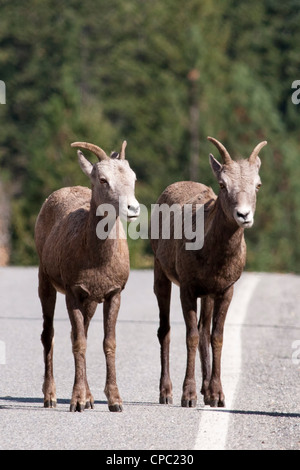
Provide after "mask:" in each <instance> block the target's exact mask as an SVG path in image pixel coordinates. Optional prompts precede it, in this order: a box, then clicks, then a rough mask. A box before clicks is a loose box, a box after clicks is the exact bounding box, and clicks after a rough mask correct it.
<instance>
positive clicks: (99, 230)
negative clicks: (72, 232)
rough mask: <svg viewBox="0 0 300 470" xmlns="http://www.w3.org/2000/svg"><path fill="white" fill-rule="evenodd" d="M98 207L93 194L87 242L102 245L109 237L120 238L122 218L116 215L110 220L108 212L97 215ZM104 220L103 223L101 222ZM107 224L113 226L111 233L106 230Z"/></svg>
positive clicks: (111, 238) (91, 244)
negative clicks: (119, 231) (119, 229)
mask: <svg viewBox="0 0 300 470" xmlns="http://www.w3.org/2000/svg"><path fill="white" fill-rule="evenodd" d="M97 207H98V206H97V204H96V202H95V200H94V198H93V196H92V198H91V204H90V211H89V216H88V220H87V225H88V229H87V230H86V233H87V235H88V239H87V242H88V244H89V246H99V244H100V245H101V244H103V243H105V242H106V241H107V240H108V239H109V240H116V239H118V227H119V224H120V223H121V222H120V218H119V217H114V218H113V219H110V220H108V217H107V214H105V215H103V216H99V215H96V214H97ZM102 221H103V224H101V222H102ZM98 224H99V225H98ZM107 224H108V225H109V226H110V227H111V228H112V230H111V232H110V234H108V233H107V232H106V230H107V228H106V227H107ZM97 226H98V227H97Z"/></svg>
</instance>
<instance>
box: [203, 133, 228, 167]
mask: <svg viewBox="0 0 300 470" xmlns="http://www.w3.org/2000/svg"><path fill="white" fill-rule="evenodd" d="M207 139H208V140H210V141H211V142H212V143H213V144H214V145H215V146H216V147H217V149H218V150H219V152H220V154H221V157H222V158H223V162H224V163H227V164H229V163H230V162H231V161H232V160H231V156H230V155H229V153H228V151H227V150H226V148H225V147H224V145H223V144H221V142H219V141H218V140H217V139H214V138H213V137H207Z"/></svg>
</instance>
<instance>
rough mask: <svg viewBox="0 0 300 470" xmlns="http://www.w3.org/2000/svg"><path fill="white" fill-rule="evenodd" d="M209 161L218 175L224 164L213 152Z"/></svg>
mask: <svg viewBox="0 0 300 470" xmlns="http://www.w3.org/2000/svg"><path fill="white" fill-rule="evenodd" d="M209 163H210V166H211V169H212V171H213V172H214V174H215V176H216V177H218V175H219V174H220V172H221V170H222V165H221V163H219V162H218V160H216V159H215V157H214V156H213V155H212V154H211V153H210V154H209Z"/></svg>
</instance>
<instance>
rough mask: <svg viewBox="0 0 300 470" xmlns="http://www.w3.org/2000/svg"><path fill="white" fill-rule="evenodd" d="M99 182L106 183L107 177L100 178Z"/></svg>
mask: <svg viewBox="0 0 300 470" xmlns="http://www.w3.org/2000/svg"><path fill="white" fill-rule="evenodd" d="M100 183H101V184H108V182H107V179H105V178H103V177H101V178H100Z"/></svg>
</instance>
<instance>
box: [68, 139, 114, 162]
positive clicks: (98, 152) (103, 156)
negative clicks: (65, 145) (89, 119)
mask: <svg viewBox="0 0 300 470" xmlns="http://www.w3.org/2000/svg"><path fill="white" fill-rule="evenodd" d="M71 147H80V148H83V149H87V150H90V152H93V153H94V154H95V155H96V157H97V158H98V160H99V162H100V161H101V160H107V159H109V157H108V156H107V155H106V153H105V152H104V150H102V148H100V147H98V146H97V145H94V144H89V143H88V142H73V143H72V144H71Z"/></svg>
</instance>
